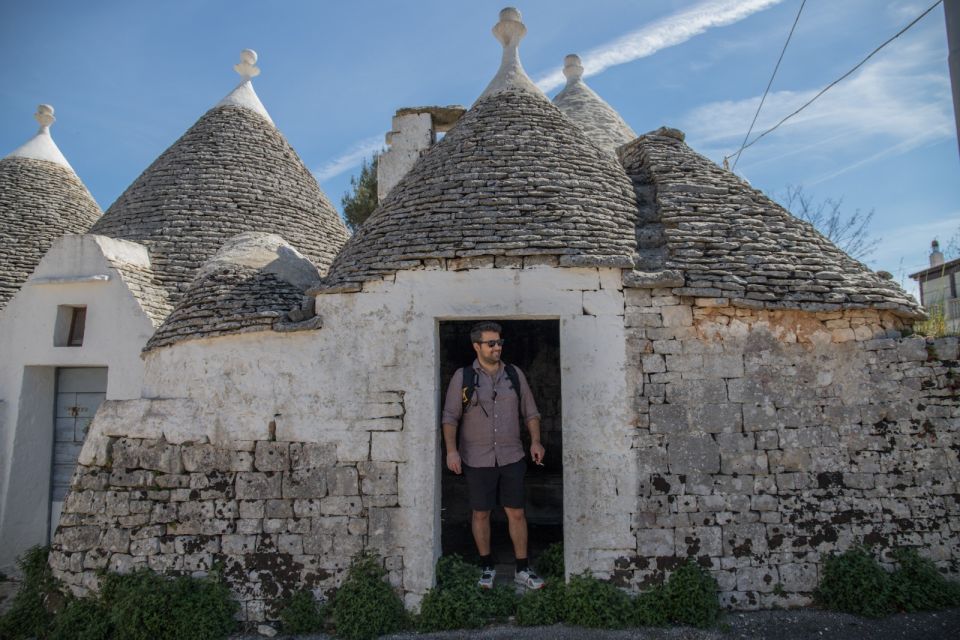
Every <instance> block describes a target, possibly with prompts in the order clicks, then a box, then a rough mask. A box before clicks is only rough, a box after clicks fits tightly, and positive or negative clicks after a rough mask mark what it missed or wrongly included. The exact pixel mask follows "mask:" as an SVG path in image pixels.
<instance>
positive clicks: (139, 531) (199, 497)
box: [50, 398, 403, 621]
mask: <svg viewBox="0 0 960 640" xmlns="http://www.w3.org/2000/svg"><path fill="white" fill-rule="evenodd" d="M394 400H396V402H393V403H385V404H384V405H383V406H386V405H390V404H393V405H396V406H398V407H400V409H401V411H400V412H399V414H400V415H399V416H398V417H394V418H392V419H386V418H384V419H382V420H381V421H380V424H379V428H381V429H383V428H386V429H391V428H392V431H384V432H383V433H385V434H386V433H389V432H396V431H398V430H399V429H400V428H402V401H400V399H399V398H395V399H394ZM100 446H101V447H102V448H103V450H104V452H105V453H106V455H105V456H100V460H98V464H92V465H87V466H80V467H78V470H77V472H76V474H75V477H74V481H73V488H72V491H71V493H70V494H69V496H68V498H67V501H66V503H65V505H64V509H63V515H62V516H61V520H60V526H59V527H58V529H57V532H56V535H55V537H54V541H53V550H52V552H51V556H50V564H51V566H52V567H53V569H54V573H55V575H57V577H59V578H60V579H61V580H63V581H64V582H65V583H66V584H67V585H69V587H70V589H71V590H72V591H73V592H74V593H76V594H78V595H83V594H86V593H89V592H90V591H96V590H97V589H98V588H99V582H100V577H99V575H98V572H99V571H101V570H108V571H114V572H120V573H127V572H129V571H132V570H135V569H139V568H150V569H152V570H154V571H157V572H162V573H166V574H190V575H205V574H207V573H209V572H211V571H213V570H218V571H220V572H221V573H222V575H223V576H224V577H225V578H226V580H227V582H228V583H229V584H230V586H231V588H232V589H233V592H234V595H235V596H236V598H237V599H238V600H239V602H240V603H241V605H242V610H241V616H242V617H243V618H244V619H246V620H252V621H259V620H264V619H275V618H276V615H277V610H276V605H278V604H279V601H280V600H282V599H283V598H285V597H288V596H289V595H290V594H291V593H293V592H295V591H298V590H301V589H311V590H313V591H314V592H315V593H316V594H317V595H322V594H325V593H328V592H329V591H330V590H331V589H333V588H334V587H335V586H336V585H337V584H338V581H339V580H340V579H341V578H342V576H343V573H344V570H345V569H346V568H347V566H349V563H350V560H351V558H353V557H354V556H356V555H357V554H358V553H360V552H361V551H364V550H371V551H374V552H376V553H377V554H379V555H380V556H382V557H383V562H384V566H385V567H386V569H387V570H388V574H389V579H390V583H391V584H392V585H394V586H395V587H397V588H398V589H399V588H400V587H401V585H402V584H403V558H402V553H401V550H400V549H398V548H397V546H396V543H395V538H394V537H393V532H394V530H395V528H396V524H395V520H396V517H397V514H398V504H399V502H398V486H397V465H398V463H397V462H395V461H387V460H376V461H374V460H370V459H365V460H359V461H358V460H355V459H354V460H350V461H346V460H339V459H338V456H337V444H336V443H335V442H329V443H301V442H280V441H275V440H273V441H270V440H268V441H256V442H254V441H236V442H234V443H232V444H231V445H229V446H228V445H213V444H209V443H199V444H194V443H185V444H170V443H168V442H166V441H165V440H163V439H141V438H116V437H110V438H107V439H106V441H105V442H104V443H103V444H101V445H100Z"/></svg>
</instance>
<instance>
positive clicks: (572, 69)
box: [563, 53, 583, 84]
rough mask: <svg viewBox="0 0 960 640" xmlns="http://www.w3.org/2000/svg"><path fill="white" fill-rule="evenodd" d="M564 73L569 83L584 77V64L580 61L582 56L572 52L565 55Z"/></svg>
mask: <svg viewBox="0 0 960 640" xmlns="http://www.w3.org/2000/svg"><path fill="white" fill-rule="evenodd" d="M563 75H564V76H565V77H566V79H567V84H572V83H574V82H577V81H579V80H580V79H581V78H583V64H582V63H581V62H580V56H578V55H577V54H575V53H571V54H570V55H568V56H566V57H564V59H563Z"/></svg>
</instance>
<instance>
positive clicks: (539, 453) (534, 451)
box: [530, 442, 547, 464]
mask: <svg viewBox="0 0 960 640" xmlns="http://www.w3.org/2000/svg"><path fill="white" fill-rule="evenodd" d="M546 453H547V451H546V449H544V448H543V445H542V444H540V443H539V442H534V443H533V444H531V445H530V457H531V458H533V461H534V462H535V463H536V464H543V456H544V455H546Z"/></svg>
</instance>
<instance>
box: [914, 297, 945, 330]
mask: <svg viewBox="0 0 960 640" xmlns="http://www.w3.org/2000/svg"><path fill="white" fill-rule="evenodd" d="M913 330H914V332H916V333H917V334H919V335H921V336H928V337H931V338H942V337H944V336H947V335H950V332H949V331H948V330H947V310H946V303H944V302H943V301H940V302H930V303H928V304H927V319H926V320H922V321H920V322H917V323H915V324H914V325H913Z"/></svg>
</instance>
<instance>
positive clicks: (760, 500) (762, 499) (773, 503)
mask: <svg viewBox="0 0 960 640" xmlns="http://www.w3.org/2000/svg"><path fill="white" fill-rule="evenodd" d="M779 506H780V501H779V500H778V499H777V497H776V496H771V495H758V496H750V508H751V509H752V510H754V511H776V510H777V509H778V507H779Z"/></svg>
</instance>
